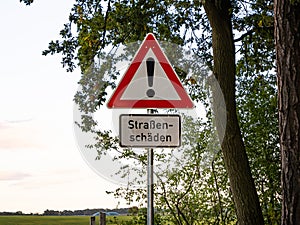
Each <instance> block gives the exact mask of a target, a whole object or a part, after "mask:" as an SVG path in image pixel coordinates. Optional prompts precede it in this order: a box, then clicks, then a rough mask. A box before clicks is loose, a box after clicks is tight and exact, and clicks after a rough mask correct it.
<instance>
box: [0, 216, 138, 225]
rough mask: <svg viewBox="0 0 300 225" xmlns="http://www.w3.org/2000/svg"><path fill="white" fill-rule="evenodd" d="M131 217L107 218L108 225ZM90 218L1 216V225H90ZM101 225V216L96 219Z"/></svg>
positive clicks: (116, 224)
mask: <svg viewBox="0 0 300 225" xmlns="http://www.w3.org/2000/svg"><path fill="white" fill-rule="evenodd" d="M131 218H132V217H131V216H107V217H106V224H107V225H118V224H121V222H122V221H128V220H130V219H131ZM89 224H90V216H0V225H89ZM96 224H97V225H98V224H99V216H97V217H96Z"/></svg>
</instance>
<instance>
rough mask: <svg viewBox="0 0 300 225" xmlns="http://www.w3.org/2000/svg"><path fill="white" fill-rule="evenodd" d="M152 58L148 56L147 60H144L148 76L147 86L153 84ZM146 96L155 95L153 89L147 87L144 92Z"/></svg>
mask: <svg viewBox="0 0 300 225" xmlns="http://www.w3.org/2000/svg"><path fill="white" fill-rule="evenodd" d="M154 63H155V61H154V59H153V58H151V57H149V58H148V59H147V60H146V65H147V77H148V85H149V87H152V86H153V78H154ZM146 94H147V96H148V97H149V98H152V97H154V95H155V91H154V90H153V89H151V88H149V89H148V90H147V92H146Z"/></svg>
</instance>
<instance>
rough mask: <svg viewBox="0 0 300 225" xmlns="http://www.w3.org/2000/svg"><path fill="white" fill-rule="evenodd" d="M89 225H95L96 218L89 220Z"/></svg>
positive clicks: (92, 217)
mask: <svg viewBox="0 0 300 225" xmlns="http://www.w3.org/2000/svg"><path fill="white" fill-rule="evenodd" d="M90 225H96V218H95V217H94V216H91V218H90Z"/></svg>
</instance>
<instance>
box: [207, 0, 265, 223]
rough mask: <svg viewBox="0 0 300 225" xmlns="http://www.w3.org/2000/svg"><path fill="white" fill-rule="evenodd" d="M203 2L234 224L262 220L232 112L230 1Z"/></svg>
mask: <svg viewBox="0 0 300 225" xmlns="http://www.w3.org/2000/svg"><path fill="white" fill-rule="evenodd" d="M203 4H204V9H205V11H206V15H207V17H208V19H209V22H210V25H211V28H212V41H213V42H212V43H213V60H214V66H213V68H214V71H213V73H214V76H215V78H216V80H217V81H218V84H219V86H220V89H221V91H222V93H223V96H224V101H225V107H226V111H225V113H226V126H225V128H224V129H225V131H224V138H223V140H222V141H221V148H222V152H223V156H224V162H225V166H226V170H227V173H228V176H229V179H230V187H231V190H232V194H233V199H234V204H235V209H236V214H237V219H238V224H240V225H241V224H243V225H245V224H249V225H253V224H255V225H260V224H264V220H263V216H262V211H261V208H260V204H259V199H258V196H257V192H256V189H255V185H254V181H253V178H252V175H251V171H250V166H249V162H248V158H247V155H246V151H245V146H244V143H243V139H242V136H241V131H240V127H239V123H238V119H237V113H236V101H235V73H236V71H235V47H234V39H233V33H232V23H231V15H230V9H231V4H230V1H229V0H206V1H204V3H203ZM216 97H217V96H214V93H213V98H214V99H213V100H214V102H215V103H216V102H218V99H217V98H216ZM217 105H218V103H217ZM214 109H215V110H216V112H215V114H216V126H217V130H219V131H220V130H222V127H221V126H222V124H221V121H220V120H221V117H222V115H220V114H221V113H222V112H221V111H222V109H218V107H214ZM223 112H224V110H223ZM219 131H218V132H219ZM219 136H220V134H219Z"/></svg>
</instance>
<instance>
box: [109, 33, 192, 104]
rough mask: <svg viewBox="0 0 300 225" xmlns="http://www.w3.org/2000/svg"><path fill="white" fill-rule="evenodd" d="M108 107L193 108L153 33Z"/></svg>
mask: <svg viewBox="0 0 300 225" xmlns="http://www.w3.org/2000/svg"><path fill="white" fill-rule="evenodd" d="M107 107H108V108H193V107H194V105H193V102H192V100H191V99H190V97H189V96H188V94H187V93H186V91H185V90H184V88H183V86H182V84H181V82H180V80H179V78H178V77H177V75H176V73H175V71H174V70H173V68H172V66H171V64H170V62H169V61H168V59H167V57H166V56H165V54H164V53H163V51H162V49H161V47H160V46H159V44H158V42H157V40H156V38H155V37H154V35H153V34H148V35H147V36H146V38H145V40H144V41H143V43H142V45H141V46H140V48H139V50H138V51H137V53H136V55H135V57H134V59H133V61H132V62H131V64H130V66H129V68H128V69H127V71H126V72H125V74H124V76H123V78H122V79H121V81H120V83H119V85H118V86H117V88H116V90H115V92H114V93H113V95H112V96H111V98H110V100H109V102H108V103H107Z"/></svg>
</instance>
